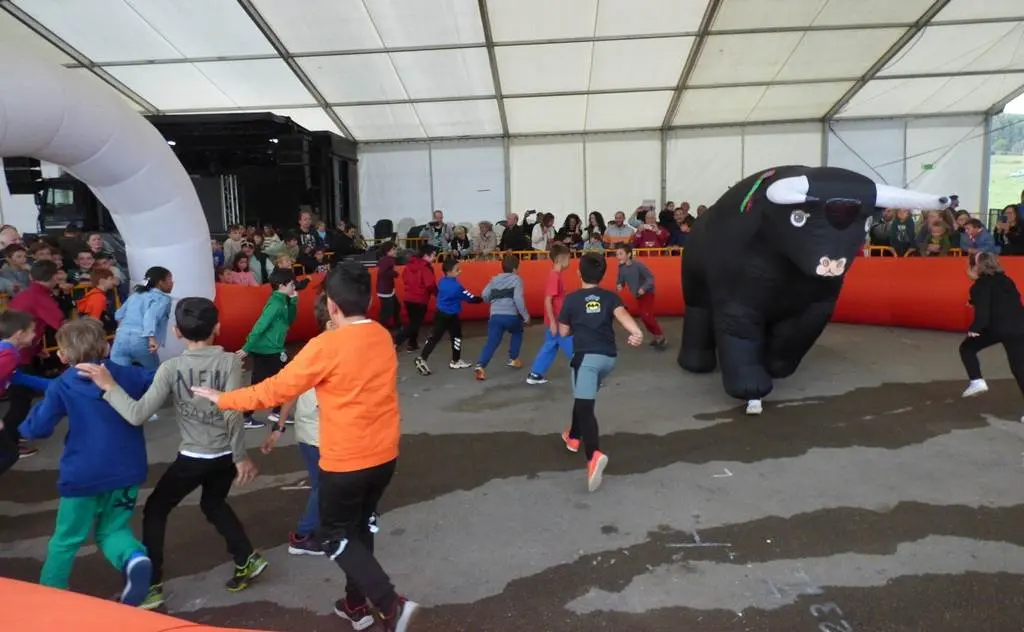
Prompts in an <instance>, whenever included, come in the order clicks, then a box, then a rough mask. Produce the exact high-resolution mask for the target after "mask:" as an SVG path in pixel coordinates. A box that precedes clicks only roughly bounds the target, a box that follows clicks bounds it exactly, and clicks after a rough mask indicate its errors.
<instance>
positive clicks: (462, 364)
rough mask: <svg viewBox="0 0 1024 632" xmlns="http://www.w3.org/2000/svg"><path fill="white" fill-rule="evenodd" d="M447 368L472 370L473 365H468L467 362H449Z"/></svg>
mask: <svg viewBox="0 0 1024 632" xmlns="http://www.w3.org/2000/svg"><path fill="white" fill-rule="evenodd" d="M448 368H449V369H471V368H473V365H472V364H470V363H469V362H466V361H465V360H459V361H458V362H449V363H448Z"/></svg>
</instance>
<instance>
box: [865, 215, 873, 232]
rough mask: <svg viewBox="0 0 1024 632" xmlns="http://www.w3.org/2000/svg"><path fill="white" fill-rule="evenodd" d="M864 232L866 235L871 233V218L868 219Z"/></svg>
mask: <svg viewBox="0 0 1024 632" xmlns="http://www.w3.org/2000/svg"><path fill="white" fill-rule="evenodd" d="M864 232H865V233H870V232H871V218H870V217H868V218H867V219H866V220H865V221H864Z"/></svg>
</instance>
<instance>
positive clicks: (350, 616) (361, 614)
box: [334, 599, 374, 630]
mask: <svg viewBox="0 0 1024 632" xmlns="http://www.w3.org/2000/svg"><path fill="white" fill-rule="evenodd" d="M334 614H336V615H338V616H339V617H341V618H342V619H344V620H346V621H348V622H349V623H350V624H352V629H353V630H368V629H370V628H372V627H373V623H374V619H373V612H372V611H371V610H370V606H369V604H367V603H365V602H364V603H363V605H361V606H359V607H358V608H350V607H349V605H348V603H347V602H346V601H345V600H344V599H339V600H337V601H335V602H334Z"/></svg>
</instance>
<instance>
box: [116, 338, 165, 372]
mask: <svg viewBox="0 0 1024 632" xmlns="http://www.w3.org/2000/svg"><path fill="white" fill-rule="evenodd" d="M110 361H111V362H115V363H117V364H120V365H121V366H131V365H132V363H138V364H139V365H140V366H141V367H142V368H144V369H149V370H151V371H155V370H156V369H157V367H158V366H160V356H158V355H157V354H155V353H150V352H149V338H146V337H144V336H140V335H138V334H135V333H127V332H125V333H121V332H118V333H117V334H115V336H114V345H113V346H112V347H111V348H110Z"/></svg>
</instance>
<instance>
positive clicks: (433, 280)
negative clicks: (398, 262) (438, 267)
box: [402, 257, 437, 305]
mask: <svg viewBox="0 0 1024 632" xmlns="http://www.w3.org/2000/svg"><path fill="white" fill-rule="evenodd" d="M402 281H403V282H404V283H405V296H404V297H403V298H404V299H405V302H406V303H419V304H421V305H426V304H427V303H429V302H430V296H431V295H432V294H437V277H435V276H434V266H432V265H431V264H429V263H427V262H426V261H424V260H423V257H413V258H412V259H410V260H409V263H407V264H405V271H404V272H402Z"/></svg>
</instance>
